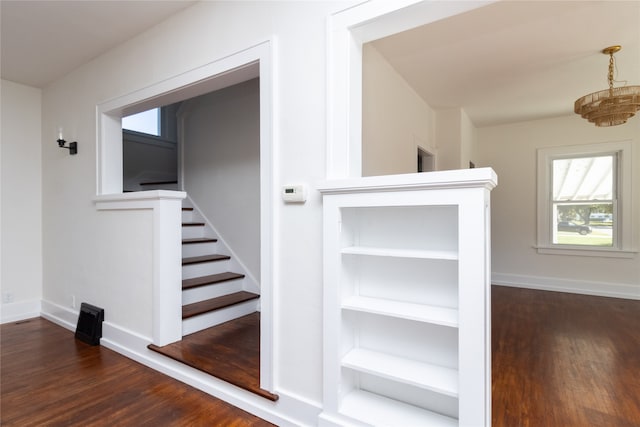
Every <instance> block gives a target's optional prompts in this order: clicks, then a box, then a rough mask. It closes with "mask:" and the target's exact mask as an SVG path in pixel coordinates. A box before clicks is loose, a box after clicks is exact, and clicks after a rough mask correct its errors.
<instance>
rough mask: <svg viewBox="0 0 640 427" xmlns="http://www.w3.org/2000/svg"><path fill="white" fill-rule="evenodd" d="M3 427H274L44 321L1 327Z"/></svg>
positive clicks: (0, 414)
mask: <svg viewBox="0 0 640 427" xmlns="http://www.w3.org/2000/svg"><path fill="white" fill-rule="evenodd" d="M0 334H1V356H2V359H1V362H0V368H1V372H0V374H1V378H0V392H1V394H0V424H1V425H2V426H20V427H24V426H136V427H137V426H237V427H240V426H271V425H272V424H270V423H268V422H266V421H264V420H261V419H260V418H257V417H255V416H253V415H251V414H249V413H247V412H244V411H242V410H240V409H238V408H236V407H234V406H231V405H229V404H227V403H225V402H223V401H221V400H219V399H216V398H214V397H212V396H209V395H208V394H206V393H203V392H201V391H199V390H196V389H194V388H192V387H190V386H188V385H185V384H183V383H181V382H179V381H177V380H174V379H172V378H170V377H167V376H165V375H163V374H161V373H159V372H156V371H154V370H152V369H150V368H147V367H146V366H143V365H141V364H139V363H137V362H134V361H132V360H130V359H127V358H126V357H124V356H122V355H119V354H117V353H115V352H113V351H111V350H109V349H107V348H105V347H102V346H90V345H88V344H85V343H83V342H81V341H78V340H76V339H75V338H74V336H73V333H72V332H71V331H68V330H66V329H64V328H62V327H60V326H57V325H54V324H53V323H51V322H49V321H47V320H44V319H42V318H37V319H31V320H29V321H25V322H18V323H12V324H4V325H1V326H0Z"/></svg>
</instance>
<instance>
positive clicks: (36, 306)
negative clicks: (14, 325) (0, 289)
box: [0, 300, 41, 323]
mask: <svg viewBox="0 0 640 427" xmlns="http://www.w3.org/2000/svg"><path fill="white" fill-rule="evenodd" d="M40 311H41V306H40V300H27V301H16V302H10V303H7V304H2V305H0V323H10V322H18V321H20V320H25V319H31V318H33V317H38V316H40Z"/></svg>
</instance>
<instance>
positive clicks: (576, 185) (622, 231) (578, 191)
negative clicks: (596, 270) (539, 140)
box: [537, 142, 632, 256]
mask: <svg viewBox="0 0 640 427" xmlns="http://www.w3.org/2000/svg"><path fill="white" fill-rule="evenodd" d="M630 189H631V144H630V142H614V143H602V144H590V145H581V146H566V147H552V148H544V149H540V150H538V244H537V248H538V251H539V252H541V253H558V254H570V255H598V256H628V255H630V254H631V246H632V242H631V240H630V239H631V235H632V233H631V205H632V203H631V190H630Z"/></svg>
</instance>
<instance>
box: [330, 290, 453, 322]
mask: <svg viewBox="0 0 640 427" xmlns="http://www.w3.org/2000/svg"><path fill="white" fill-rule="evenodd" d="M342 309H343V310H352V311H360V312H364V313H371V314H379V315H382V316H391V317H397V318H400V319H407V320H415V321H417V322H426V323H432V324H435V325H442V326H449V327H453V328H457V327H458V310H457V309H455V308H448V307H439V306H435V305H426V304H415V303H410V302H402V301H394V300H388V299H382V298H372V297H365V296H358V295H354V296H351V297H349V298H347V299H345V300H344V302H343V303H342Z"/></svg>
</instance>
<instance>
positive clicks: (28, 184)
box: [0, 80, 69, 322]
mask: <svg viewBox="0 0 640 427" xmlns="http://www.w3.org/2000/svg"><path fill="white" fill-rule="evenodd" d="M0 91H1V97H2V109H1V111H2V118H1V122H2V123H1V125H0V127H1V129H2V154H1V161H2V167H1V173H2V177H1V183H2V184H1V185H2V190H1V195H2V217H1V218H2V232H1V234H2V252H1V253H2V261H1V276H2V279H1V288H2V292H1V295H2V306H1V307H2V315H1V321H2V322H4V321H9V320H17V319H18V318H24V317H30V316H32V315H35V316H37V315H38V313H39V311H40V299H41V297H42V173H41V165H42V156H41V149H40V143H41V139H42V138H41V133H40V123H41V91H40V89H35V88H32V87H28V86H24V85H20V84H17V83H13V82H10V81H7V80H2V83H1V87H0ZM55 141H56V137H55V134H54V135H52V137H51V138H50V139H49V141H48V142H50V143H51V146H52V147H57V144H56V142H55ZM60 151H61V152H64V153H63V154H66V155H67V156H69V152H68V151H67V150H60Z"/></svg>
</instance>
